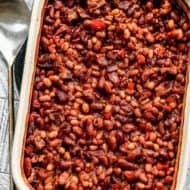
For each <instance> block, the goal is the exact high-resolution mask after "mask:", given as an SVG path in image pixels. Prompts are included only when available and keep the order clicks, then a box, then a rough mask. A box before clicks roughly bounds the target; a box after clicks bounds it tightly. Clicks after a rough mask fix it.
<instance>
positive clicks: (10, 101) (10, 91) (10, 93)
mask: <svg viewBox="0 0 190 190" xmlns="http://www.w3.org/2000/svg"><path fill="white" fill-rule="evenodd" d="M8 108H9V115H8V117H9V118H8V121H9V171H10V172H9V173H10V188H9V189H10V190H13V189H14V184H13V178H12V171H11V159H12V144H13V133H14V96H13V67H12V66H8Z"/></svg>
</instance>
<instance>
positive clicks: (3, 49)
mask: <svg viewBox="0 0 190 190" xmlns="http://www.w3.org/2000/svg"><path fill="white" fill-rule="evenodd" d="M29 21H30V12H29V9H28V7H27V5H26V4H25V2H24V1H22V0H0V41H1V44H0V56H1V57H2V59H3V60H4V61H5V63H6V64H7V69H8V108H9V115H8V121H9V159H10V161H11V152H12V141H13V131H14V128H13V127H14V109H13V106H14V104H13V97H14V96H13V67H12V66H13V62H14V59H15V57H16V55H17V54H18V52H19V50H20V48H21V47H22V45H23V43H24V41H25V40H26V37H27V31H28V25H29ZM10 161H9V163H11V162H10ZM9 168H10V187H9V189H11V190H12V189H14V185H13V180H12V175H11V165H9Z"/></svg>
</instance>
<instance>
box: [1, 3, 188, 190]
mask: <svg viewBox="0 0 190 190" xmlns="http://www.w3.org/2000/svg"><path fill="white" fill-rule="evenodd" d="M32 1H33V0H26V3H27V4H28V6H29V8H31V7H32ZM0 44H1V39H0ZM18 103H19V96H18V93H17V92H16V91H15V108H16V109H15V112H16V111H17V107H18ZM7 113H8V108H7V68H6V65H5V63H4V62H3V61H2V60H1V59H0V190H8V189H9V165H8V163H9V159H8V130H7V129H8V128H7V126H8V123H7ZM189 127H190V126H189ZM189 147H190V145H189ZM189 149H190V148H189ZM189 155H190V154H189ZM180 190H181V189H180ZM184 190H190V163H189V169H188V174H187V183H186V186H185V188H184Z"/></svg>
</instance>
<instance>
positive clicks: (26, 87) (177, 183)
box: [12, 0, 190, 190]
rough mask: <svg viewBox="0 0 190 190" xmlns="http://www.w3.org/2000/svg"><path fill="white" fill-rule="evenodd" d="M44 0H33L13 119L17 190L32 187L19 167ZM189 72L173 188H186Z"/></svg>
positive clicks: (189, 129) (189, 137)
mask: <svg viewBox="0 0 190 190" xmlns="http://www.w3.org/2000/svg"><path fill="white" fill-rule="evenodd" d="M46 2H47V0H35V1H34V5H33V11H32V16H31V25H30V30H29V38H28V44H27V52H26V58H25V67H24V74H23V80H22V81H23V82H22V88H21V94H20V105H19V110H18V117H17V123H16V130H15V137H14V143H13V151H12V173H13V177H14V181H15V184H16V186H17V188H18V189H19V190H29V189H32V187H31V186H30V185H29V184H28V183H27V180H26V178H25V177H24V172H23V168H22V165H23V164H22V162H23V149H24V141H25V135H26V130H27V119H28V113H29V110H30V103H29V102H30V99H31V93H32V83H33V79H34V71H35V64H36V57H37V53H38V45H39V37H40V27H41V23H42V19H43V11H44V6H45V3H46ZM189 77H190V73H189V72H188V74H187V78H188V80H187V81H188V82H187V90H186V95H185V97H186V98H184V101H185V108H184V113H183V116H184V117H183V123H182V125H181V132H180V141H179V146H178V150H179V151H178V155H177V163H176V171H175V179H174V183H173V186H172V188H171V189H172V190H186V189H185V188H184V185H185V180H186V173H187V168H188V159H189V158H188V157H190V155H188V153H189V151H188V149H189V146H190V119H189V118H188V116H189V115H190V84H189Z"/></svg>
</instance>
